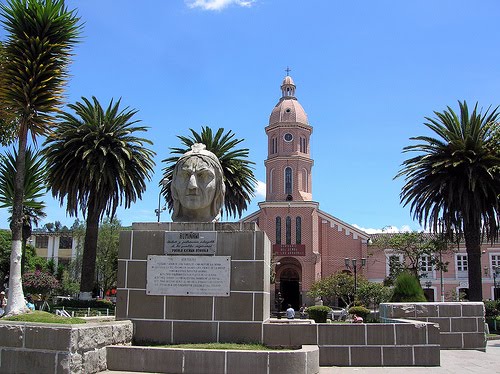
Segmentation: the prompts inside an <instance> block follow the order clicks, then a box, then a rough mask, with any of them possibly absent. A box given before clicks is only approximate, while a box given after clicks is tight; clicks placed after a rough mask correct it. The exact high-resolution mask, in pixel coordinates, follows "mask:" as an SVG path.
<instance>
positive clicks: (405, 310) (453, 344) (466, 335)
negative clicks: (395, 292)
mask: <svg viewBox="0 0 500 374" xmlns="http://www.w3.org/2000/svg"><path fill="white" fill-rule="evenodd" d="M379 310H380V319H381V321H386V322H394V321H395V320H398V319H401V318H403V319H411V320H418V321H425V322H431V323H436V324H439V328H440V344H441V349H475V350H480V351H484V350H485V349H486V336H485V330H484V323H485V319H484V304H483V303H481V302H446V303H385V304H380V308H379Z"/></svg>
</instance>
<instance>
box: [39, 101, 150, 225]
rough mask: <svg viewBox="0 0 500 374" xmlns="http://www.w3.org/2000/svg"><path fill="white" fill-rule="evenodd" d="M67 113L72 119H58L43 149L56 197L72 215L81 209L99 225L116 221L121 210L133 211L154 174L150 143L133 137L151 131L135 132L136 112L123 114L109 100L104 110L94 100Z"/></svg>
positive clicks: (139, 129)
mask: <svg viewBox="0 0 500 374" xmlns="http://www.w3.org/2000/svg"><path fill="white" fill-rule="evenodd" d="M68 107H69V108H70V109H71V110H73V111H74V114H72V113H69V112H63V113H61V114H60V115H58V120H59V121H58V122H57V123H56V124H55V127H54V132H53V134H52V135H51V136H50V137H49V138H47V140H46V141H45V143H44V145H45V146H46V148H45V157H46V161H47V165H48V169H49V170H48V179H49V185H50V188H51V191H52V195H53V196H54V197H55V198H57V199H59V201H60V202H61V204H62V203H63V202H64V200H66V211H67V212H68V213H69V214H70V215H77V213H78V211H79V210H80V209H81V210H82V211H83V212H84V214H86V215H87V216H88V215H89V214H95V213H98V217H99V219H101V218H102V217H103V216H104V215H106V216H113V215H114V213H115V211H116V209H117V207H118V206H119V205H124V207H125V208H129V207H130V205H131V204H132V203H133V202H135V201H136V200H137V199H140V198H141V197H142V193H143V192H144V191H145V190H146V181H147V180H150V179H151V174H152V172H153V167H154V162H153V157H154V155H155V153H154V152H153V151H152V150H150V149H148V148H145V144H152V142H151V141H150V140H148V139H145V138H141V137H136V136H134V134H135V133H138V132H146V131H147V127H145V126H136V124H137V123H138V122H139V120H135V119H133V117H134V115H135V114H136V113H137V111H136V110H131V109H129V108H128V107H127V108H125V109H123V110H120V100H118V101H117V102H116V103H114V102H113V100H111V101H110V103H109V105H108V107H107V108H106V110H104V108H103V107H102V106H101V104H100V103H99V101H98V100H97V99H96V98H95V97H92V101H90V100H89V99H87V98H85V97H82V102H76V103H75V104H69V105H68ZM90 210H92V211H91V212H90Z"/></svg>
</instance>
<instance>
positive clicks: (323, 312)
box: [307, 305, 332, 323]
mask: <svg viewBox="0 0 500 374" xmlns="http://www.w3.org/2000/svg"><path fill="white" fill-rule="evenodd" d="M331 310H332V309H331V308H329V307H327V306H325V305H314V306H310V307H309V308H307V313H308V314H309V318H312V319H313V320H314V321H315V322H316V323H326V318H327V316H328V313H329V312H330V311H331Z"/></svg>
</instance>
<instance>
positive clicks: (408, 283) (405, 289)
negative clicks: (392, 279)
mask: <svg viewBox="0 0 500 374" xmlns="http://www.w3.org/2000/svg"><path fill="white" fill-rule="evenodd" d="M391 301H393V302H411V301H414V302H421V301H427V299H426V298H425V295H424V290H422V287H421V286H420V282H419V281H418V278H416V277H415V276H414V275H413V274H410V273H408V272H406V271H405V272H402V273H401V274H400V275H399V276H398V277H397V279H396V283H395V286H394V291H393V294H392V298H391Z"/></svg>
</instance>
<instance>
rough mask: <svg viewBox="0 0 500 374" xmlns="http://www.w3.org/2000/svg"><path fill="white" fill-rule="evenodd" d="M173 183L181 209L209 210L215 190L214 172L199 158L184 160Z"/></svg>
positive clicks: (193, 157)
mask: <svg viewBox="0 0 500 374" xmlns="http://www.w3.org/2000/svg"><path fill="white" fill-rule="evenodd" d="M173 183H174V188H175V189H176V190H177V198H178V199H179V203H180V205H181V206H182V207H183V208H187V209H189V210H200V209H201V210H203V209H207V210H208V211H209V210H210V205H211V203H212V201H213V199H214V196H215V190H216V177H215V171H214V169H213V167H212V166H210V165H209V164H208V163H206V162H205V161H204V160H203V159H202V158H201V157H197V156H192V157H189V158H188V159H186V160H185V161H184V162H183V164H182V165H180V167H179V170H178V172H177V176H176V178H175V179H174V180H173Z"/></svg>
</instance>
